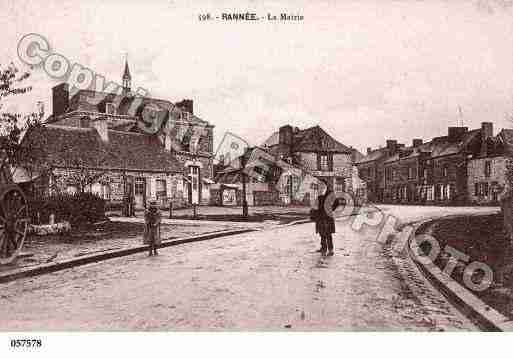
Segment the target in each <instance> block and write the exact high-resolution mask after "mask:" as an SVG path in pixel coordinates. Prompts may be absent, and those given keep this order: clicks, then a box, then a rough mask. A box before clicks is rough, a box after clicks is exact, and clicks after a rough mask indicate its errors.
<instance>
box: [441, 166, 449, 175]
mask: <svg viewBox="0 0 513 359" xmlns="http://www.w3.org/2000/svg"><path fill="white" fill-rule="evenodd" d="M448 173H449V169H448V168H447V166H444V167H443V168H442V176H443V177H447V175H448Z"/></svg>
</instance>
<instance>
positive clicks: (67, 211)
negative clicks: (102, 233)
mask: <svg viewBox="0 0 513 359" xmlns="http://www.w3.org/2000/svg"><path fill="white" fill-rule="evenodd" d="M29 211H30V215H31V219H32V223H34V224H40V223H48V222H49V219H50V215H51V214H54V215H55V221H56V222H61V221H68V222H70V223H71V224H77V223H93V222H98V221H101V220H103V219H105V200H104V199H102V198H100V197H99V196H98V195H96V194H93V193H88V192H84V193H75V194H67V193H63V194H56V195H51V196H47V197H39V198H32V199H30V200H29Z"/></svg>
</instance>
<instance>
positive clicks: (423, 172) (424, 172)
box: [422, 168, 428, 179]
mask: <svg viewBox="0 0 513 359" xmlns="http://www.w3.org/2000/svg"><path fill="white" fill-rule="evenodd" d="M422 177H424V178H426V179H427V178H428V170H427V168H424V170H423V171H422Z"/></svg>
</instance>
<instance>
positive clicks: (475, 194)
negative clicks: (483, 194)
mask: <svg viewBox="0 0 513 359" xmlns="http://www.w3.org/2000/svg"><path fill="white" fill-rule="evenodd" d="M474 196H479V183H474Z"/></svg>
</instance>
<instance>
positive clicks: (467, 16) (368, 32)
mask: <svg viewBox="0 0 513 359" xmlns="http://www.w3.org/2000/svg"><path fill="white" fill-rule="evenodd" d="M511 3H513V1H512V0H504V1H498V0H490V1H484V0H482V1H456V0H454V1H440V2H438V1H433V0H430V1H386V0H376V1H364V0H360V1H357V2H356V1H355V2H352V1H311V2H307V1H299V0H296V1H293V0H289V1H236V2H234V1H232V2H228V1H221V0H216V1H203V2H202V1H198V0H196V1H194V2H188V1H181V0H174V1H172V0H145V1H131V0H124V1H123V0H101V1H95V0H93V1H87V2H86V1H82V2H79V1H73V0H45V1H28V0H2V1H1V3H0V14H2V16H1V18H0V30H1V32H0V33H1V37H2V41H1V42H2V48H1V49H0V63H2V64H5V63H6V62H8V61H10V60H16V46H17V42H18V41H19V39H20V38H21V37H22V36H23V35H24V34H27V33H31V32H35V33H39V34H41V35H44V36H45V37H46V38H47V39H48V40H49V42H50V44H51V46H52V48H53V50H54V51H56V52H58V53H61V54H63V55H66V56H67V57H68V58H69V59H70V60H71V61H72V62H78V63H81V64H83V65H84V66H88V67H90V68H91V69H93V70H94V71H96V72H97V73H100V74H103V75H105V76H106V77H107V78H108V79H110V80H114V81H120V77H121V74H122V70H123V62H124V53H125V52H128V54H129V55H128V59H129V64H130V70H131V73H132V87H137V86H141V87H144V88H147V89H148V90H150V92H151V93H152V95H154V96H155V97H159V98H166V99H169V100H172V101H179V100H181V99H182V98H192V99H193V100H194V105H195V112H196V114H197V115H198V116H200V117H201V118H203V119H205V120H207V121H210V122H211V123H212V124H214V125H215V126H216V129H215V137H216V143H217V142H218V141H220V139H221V138H222V135H223V133H224V132H225V131H232V132H234V133H236V134H238V135H240V136H241V137H243V138H247V139H248V140H249V142H251V143H253V144H258V143H261V142H262V141H264V140H265V139H266V138H267V137H268V136H269V135H270V134H271V133H272V132H273V131H275V130H276V129H277V128H278V127H279V126H280V125H283V124H286V123H290V124H292V125H295V126H299V127H306V126H312V125H316V124H319V125H321V126H322V127H323V128H325V129H326V130H327V131H328V132H329V133H331V134H332V135H333V136H334V137H335V138H336V139H338V140H339V141H341V142H342V143H344V144H346V145H348V146H354V147H356V148H358V149H360V150H362V151H364V150H365V148H366V147H368V146H371V147H373V148H374V147H377V146H380V145H383V144H384V141H385V139H387V138H396V139H398V140H399V141H401V142H406V143H411V139H412V138H414V137H422V138H425V139H429V138H432V137H434V136H439V135H444V134H446V132H447V126H451V125H457V124H458V123H460V121H461V120H462V121H463V123H464V124H465V126H469V127H471V128H475V127H478V126H479V125H480V123H481V122H482V121H492V122H494V124H495V130H496V131H497V130H499V129H500V128H503V127H511V126H512V125H513V124H511V123H509V122H508V121H507V120H506V119H505V114H506V113H507V112H508V111H511V110H512V109H513V41H512V40H513V8H512V6H511ZM233 10H235V11H237V12H244V11H249V12H256V13H257V14H258V15H260V16H264V15H266V14H267V13H268V12H270V13H277V14H279V13H281V12H288V13H292V14H302V15H303V16H304V18H305V19H304V21H301V22H289V23H279V22H278V23H274V24H273V23H268V22H265V21H260V22H250V23H226V22H221V21H213V22H208V23H202V22H200V21H198V19H197V16H198V14H200V13H205V12H210V13H211V14H213V15H220V14H221V13H222V12H225V11H226V12H231V11H233ZM31 82H32V85H33V86H34V90H33V91H32V93H31V94H30V95H26V96H25V97H24V98H23V103H17V104H11V106H15V105H17V106H19V107H18V108H19V109H20V110H26V109H29V110H30V109H32V108H34V104H35V102H36V101H37V100H43V101H45V102H46V104H47V105H46V109H47V112H49V111H51V103H50V102H51V101H50V97H51V92H50V87H51V86H53V85H55V84H56V82H55V81H54V80H51V79H50V78H49V77H48V76H47V75H46V74H45V73H44V72H42V71H41V70H36V72H35V73H34V75H33V77H32V79H31ZM458 106H461V109H462V116H460V113H459V111H458Z"/></svg>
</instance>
